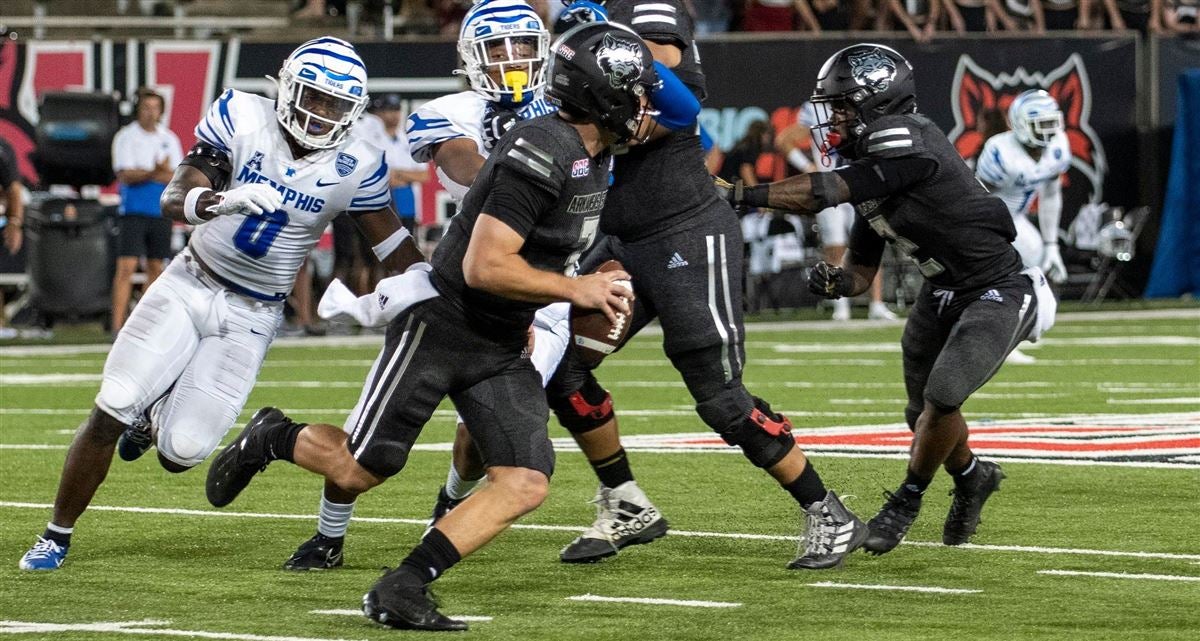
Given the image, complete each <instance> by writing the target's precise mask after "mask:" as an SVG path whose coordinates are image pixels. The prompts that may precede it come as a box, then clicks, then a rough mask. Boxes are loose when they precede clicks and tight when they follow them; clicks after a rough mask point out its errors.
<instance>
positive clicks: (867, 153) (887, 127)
mask: <svg viewBox="0 0 1200 641" xmlns="http://www.w3.org/2000/svg"><path fill="white" fill-rule="evenodd" d="M926 124H932V123H930V122H929V121H928V120H926V119H924V118H920V117H918V116H915V115H913V114H904V115H899V116H884V117H883V118H880V119H879V120H876V121H875V122H873V123H871V124H870V125H868V126H867V129H866V131H864V132H863V133H862V137H861V138H860V139H859V141H858V147H859V157H860V158H902V157H904V156H915V155H917V154H919V153H921V152H923V151H925V141H924V138H923V137H922V131H921V130H922V129H924V127H925V126H926Z"/></svg>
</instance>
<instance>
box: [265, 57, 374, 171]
mask: <svg viewBox="0 0 1200 641" xmlns="http://www.w3.org/2000/svg"><path fill="white" fill-rule="evenodd" d="M277 82H278V83H279V95H278V96H277V97H276V98H275V117H276V118H278V119H279V124H281V125H283V128H284V129H286V130H287V132H288V133H289V134H291V135H292V138H294V139H295V140H296V142H297V143H299V144H300V145H301V146H302V147H306V148H308V149H329V148H332V147H336V146H338V145H339V144H341V142H342V141H343V140H345V139H346V135H347V134H349V133H350V127H351V126H353V125H354V123H355V122H356V121H357V120H358V117H359V116H361V115H362V112H363V109H365V108H366V107H367V101H368V96H367V67H366V66H365V65H364V64H363V61H362V58H359V57H358V53H357V52H356V51H355V50H354V45H351V44H350V43H349V42H346V41H345V40H340V39H338V38H332V37H328V36H327V37H324V38H317V39H316V40H309V41H308V42H306V43H304V44H302V45H300V46H299V47H297V48H296V50H295V51H293V52H292V54H291V55H290V56H288V57H287V60H284V61H283V67H282V68H281V69H280V70H279V80H278V81H277Z"/></svg>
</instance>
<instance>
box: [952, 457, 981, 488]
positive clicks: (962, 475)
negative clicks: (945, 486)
mask: <svg viewBox="0 0 1200 641" xmlns="http://www.w3.org/2000/svg"><path fill="white" fill-rule="evenodd" d="M978 463H979V459H977V458H975V455H974V454H972V455H971V462H970V463H967V466H966V467H964V468H962V469H961V470H947V471H948V472H950V476H951V477H952V478H953V479H954V484H955V485H970V484H971V483H972V482H973V481H974V480H975V474H976V473H977V472H978V471H979V465H978Z"/></svg>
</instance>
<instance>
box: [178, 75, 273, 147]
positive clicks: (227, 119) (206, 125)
mask: <svg viewBox="0 0 1200 641" xmlns="http://www.w3.org/2000/svg"><path fill="white" fill-rule="evenodd" d="M268 113H269V114H271V117H272V118H273V117H274V113H275V104H274V102H272V101H271V100H270V99H268V98H263V97H262V96H255V95H253V94H248V93H246V92H244V91H238V90H236V89H226V90H225V91H224V92H223V93H222V94H221V95H220V96H218V97H217V99H216V100H215V101H213V103H212V105H211V106H210V107H209V108H208V112H206V113H205V114H204V118H203V119H201V120H200V122H199V124H197V125H196V131H195V134H196V137H197V138H198V139H200V140H201V141H203V142H206V143H208V144H210V145H212V146H214V147H216V148H218V149H220V150H222V151H224V152H226V153H228V152H229V151H230V143H231V142H232V141H233V136H234V135H235V134H236V133H237V132H239V131H255V130H258V129H260V128H261V127H262V126H263V125H264V124H266V123H267V117H266V115H265V114H268Z"/></svg>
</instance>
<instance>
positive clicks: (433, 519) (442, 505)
mask: <svg viewBox="0 0 1200 641" xmlns="http://www.w3.org/2000/svg"><path fill="white" fill-rule="evenodd" d="M465 500H467V497H465V496H464V497H462V498H461V499H452V498H450V495H449V494H446V486H445V485H443V486H442V487H440V488H438V497H437V502H436V503H434V504H433V514H431V515H430V516H429V527H433V526H434V525H435V524H436V523H437V522H438V521H439V520H441V518H442V517H443V516H446V515H447V514H449V513H450V510H453V509H454V508H456V507H458V504H459V503H462V502H463V501H465Z"/></svg>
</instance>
